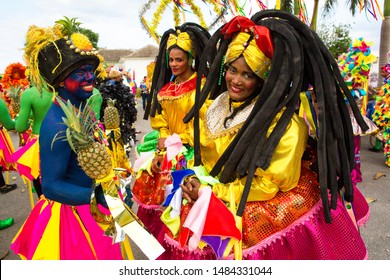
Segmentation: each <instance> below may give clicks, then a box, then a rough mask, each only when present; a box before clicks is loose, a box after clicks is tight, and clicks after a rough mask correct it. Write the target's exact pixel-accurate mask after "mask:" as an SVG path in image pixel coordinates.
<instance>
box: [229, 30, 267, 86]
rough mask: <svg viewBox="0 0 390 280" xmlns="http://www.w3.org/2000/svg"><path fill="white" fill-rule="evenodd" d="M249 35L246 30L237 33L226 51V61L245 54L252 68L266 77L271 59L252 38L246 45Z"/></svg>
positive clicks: (262, 76)
mask: <svg viewBox="0 0 390 280" xmlns="http://www.w3.org/2000/svg"><path fill="white" fill-rule="evenodd" d="M249 37H250V34H248V33H245V32H240V33H238V34H237V36H236V37H235V38H234V39H233V40H232V42H231V43H230V45H229V48H228V50H227V51H226V63H230V62H233V61H234V60H236V59H237V58H238V57H239V56H240V55H243V56H244V59H245V61H246V63H247V64H248V66H249V67H250V68H251V70H252V71H253V72H254V73H255V74H256V75H257V76H259V77H260V78H262V79H265V78H266V77H267V75H268V70H269V67H270V66H271V59H269V58H268V57H267V56H265V54H264V53H263V52H262V51H261V50H260V49H259V48H258V46H257V45H256V41H255V40H251V41H250V43H249V45H248V46H247V47H245V44H246V42H247V41H248V39H249Z"/></svg>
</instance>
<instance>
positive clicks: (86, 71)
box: [64, 65, 96, 100]
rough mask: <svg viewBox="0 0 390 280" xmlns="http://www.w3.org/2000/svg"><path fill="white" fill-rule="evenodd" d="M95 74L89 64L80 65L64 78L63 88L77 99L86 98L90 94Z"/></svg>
mask: <svg viewBox="0 0 390 280" xmlns="http://www.w3.org/2000/svg"><path fill="white" fill-rule="evenodd" d="M95 80H96V76H95V73H94V67H93V66H91V65H85V66H81V67H80V68H77V69H76V70H74V71H73V72H72V73H70V75H69V76H68V77H66V78H65V80H64V88H65V89H66V90H67V91H68V92H69V93H70V94H71V95H73V96H74V97H76V98H78V99H81V100H83V99H87V98H89V97H90V96H91V95H92V91H93V88H94V85H95Z"/></svg>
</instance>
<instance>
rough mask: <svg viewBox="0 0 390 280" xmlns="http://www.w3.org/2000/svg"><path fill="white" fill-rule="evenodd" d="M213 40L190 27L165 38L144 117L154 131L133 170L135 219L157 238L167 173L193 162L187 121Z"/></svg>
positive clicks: (198, 28) (140, 148)
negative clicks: (199, 72) (171, 154)
mask: <svg viewBox="0 0 390 280" xmlns="http://www.w3.org/2000/svg"><path fill="white" fill-rule="evenodd" d="M209 38H210V35H209V33H208V32H207V30H206V29H204V28H203V27H201V26H200V25H198V24H195V23H191V22H188V23H184V24H183V25H181V26H178V27H176V28H175V29H169V30H167V31H166V32H165V33H164V34H163V36H162V38H161V43H160V49H159V54H158V56H157V59H156V64H155V67H154V72H153V78H152V85H151V90H150V94H149V100H148V104H147V107H146V111H145V119H147V118H149V117H150V124H151V127H152V128H153V130H154V131H153V132H151V133H150V134H148V135H146V136H145V138H144V142H143V143H142V144H140V145H138V146H137V152H138V154H139V158H138V159H137V161H136V163H135V164H134V169H135V171H137V172H138V173H137V180H136V182H135V184H134V187H133V195H134V198H135V200H136V201H137V202H138V204H139V205H140V206H139V208H138V213H137V215H138V217H139V218H140V219H141V220H142V221H143V222H144V224H145V226H146V227H147V228H148V229H149V230H150V231H151V232H152V233H153V234H154V235H155V236H159V235H161V234H164V230H162V223H161V221H160V219H159V217H160V214H161V211H160V209H159V208H160V206H161V204H162V203H163V201H164V196H163V192H162V191H161V188H162V187H164V185H166V184H169V181H170V178H169V176H170V175H169V170H171V169H183V168H187V165H188V164H189V161H190V160H191V158H192V154H193V149H192V148H191V147H190V146H189V145H188V144H189V134H188V130H187V126H188V124H186V123H184V122H183V118H184V116H185V115H186V114H187V113H188V112H189V111H190V109H191V108H192V106H193V105H194V102H195V90H196V79H197V74H196V73H197V70H198V67H199V61H200V57H201V55H202V52H203V49H204V47H205V45H206V43H207V40H208V39H209ZM203 81H204V79H203ZM167 138H169V139H170V140H168V142H169V143H170V147H167V143H168V142H165V141H166V140H167ZM174 147H176V148H177V150H176V151H177V152H176V153H175V156H174V157H173V158H172V160H171V159H169V160H168V159H167V156H166V155H167V150H168V151H169V150H170V149H171V148H172V149H174ZM164 159H165V160H164Z"/></svg>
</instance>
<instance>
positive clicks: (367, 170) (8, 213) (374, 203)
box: [0, 103, 390, 260]
mask: <svg viewBox="0 0 390 280" xmlns="http://www.w3.org/2000/svg"><path fill="white" fill-rule="evenodd" d="M139 104H140V103H139ZM142 117H143V110H142V108H140V107H139V116H138V121H137V123H136V129H137V130H139V131H141V133H140V134H139V135H138V138H137V139H138V140H141V139H142V136H143V135H144V134H145V133H146V132H149V131H150V126H149V122H148V121H145V120H143V118H142ZM11 135H12V138H13V140H14V142H15V145H17V135H16V134H11ZM15 147H17V146H15ZM368 148H369V137H368V136H367V137H363V138H362V147H361V162H362V163H361V165H362V171H363V182H362V183H360V184H359V185H358V187H359V189H360V190H361V191H362V193H363V194H364V195H365V197H366V199H367V200H368V201H369V202H370V203H369V205H370V212H371V216H370V220H369V221H368V223H367V224H366V226H365V227H362V228H361V235H362V237H363V239H364V241H365V243H366V246H367V248H368V252H369V259H370V260H390V231H389V229H390V219H389V213H390V168H387V167H386V166H385V165H384V159H383V154H382V153H374V152H370V151H368ZM378 172H380V173H384V174H385V176H383V177H381V178H379V179H377V180H375V179H374V176H375V174H377V173H378ZM10 180H11V182H16V183H17V184H18V188H17V189H16V190H14V191H11V192H9V193H7V194H0V219H5V218H7V217H13V218H14V219H15V224H14V225H13V226H11V227H10V228H7V229H4V230H2V231H0V255H1V256H3V255H4V254H5V253H6V252H7V250H8V248H9V246H10V244H11V241H12V238H13V237H14V236H15V234H16V233H17V231H18V230H19V228H20V227H21V226H22V224H23V222H24V221H25V219H26V217H27V216H28V214H29V212H30V211H31V206H30V199H29V192H28V189H27V187H26V186H25V185H24V184H23V182H22V181H21V180H20V178H19V176H18V174H17V173H11V174H10ZM33 195H34V196H33V198H34V200H35V201H36V195H35V194H33ZM133 253H134V256H135V259H145V256H144V255H143V254H142V252H140V251H139V250H138V248H137V247H136V246H135V245H134V246H133ZM4 259H5V260H18V259H19V257H18V256H16V255H15V254H13V253H12V252H9V253H8V254H7V255H6V256H5V258H4Z"/></svg>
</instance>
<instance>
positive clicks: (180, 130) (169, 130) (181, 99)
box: [150, 73, 205, 144]
mask: <svg viewBox="0 0 390 280" xmlns="http://www.w3.org/2000/svg"><path fill="white" fill-rule="evenodd" d="M195 81H196V73H194V75H192V76H191V77H190V79H189V80H188V81H186V82H184V83H182V84H176V83H174V82H171V83H169V84H168V85H167V86H165V87H163V89H162V90H161V91H160V92H159V94H158V97H157V99H158V102H159V103H160V105H161V107H162V113H161V114H159V115H157V114H156V116H155V117H151V118H150V124H151V127H152V128H153V129H154V130H157V131H159V132H160V136H159V137H160V138H166V137H167V136H169V135H172V134H173V133H176V134H178V135H179V136H180V139H181V140H182V142H183V144H188V143H189V138H190V135H189V131H188V129H187V126H188V124H185V123H184V122H183V118H184V117H185V115H186V114H187V113H188V112H189V111H190V109H191V108H192V106H193V105H194V103H195V89H196V88H195V84H196V83H195ZM204 82H205V79H203V80H202V85H203V84H204ZM187 83H189V84H190V85H187Z"/></svg>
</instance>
